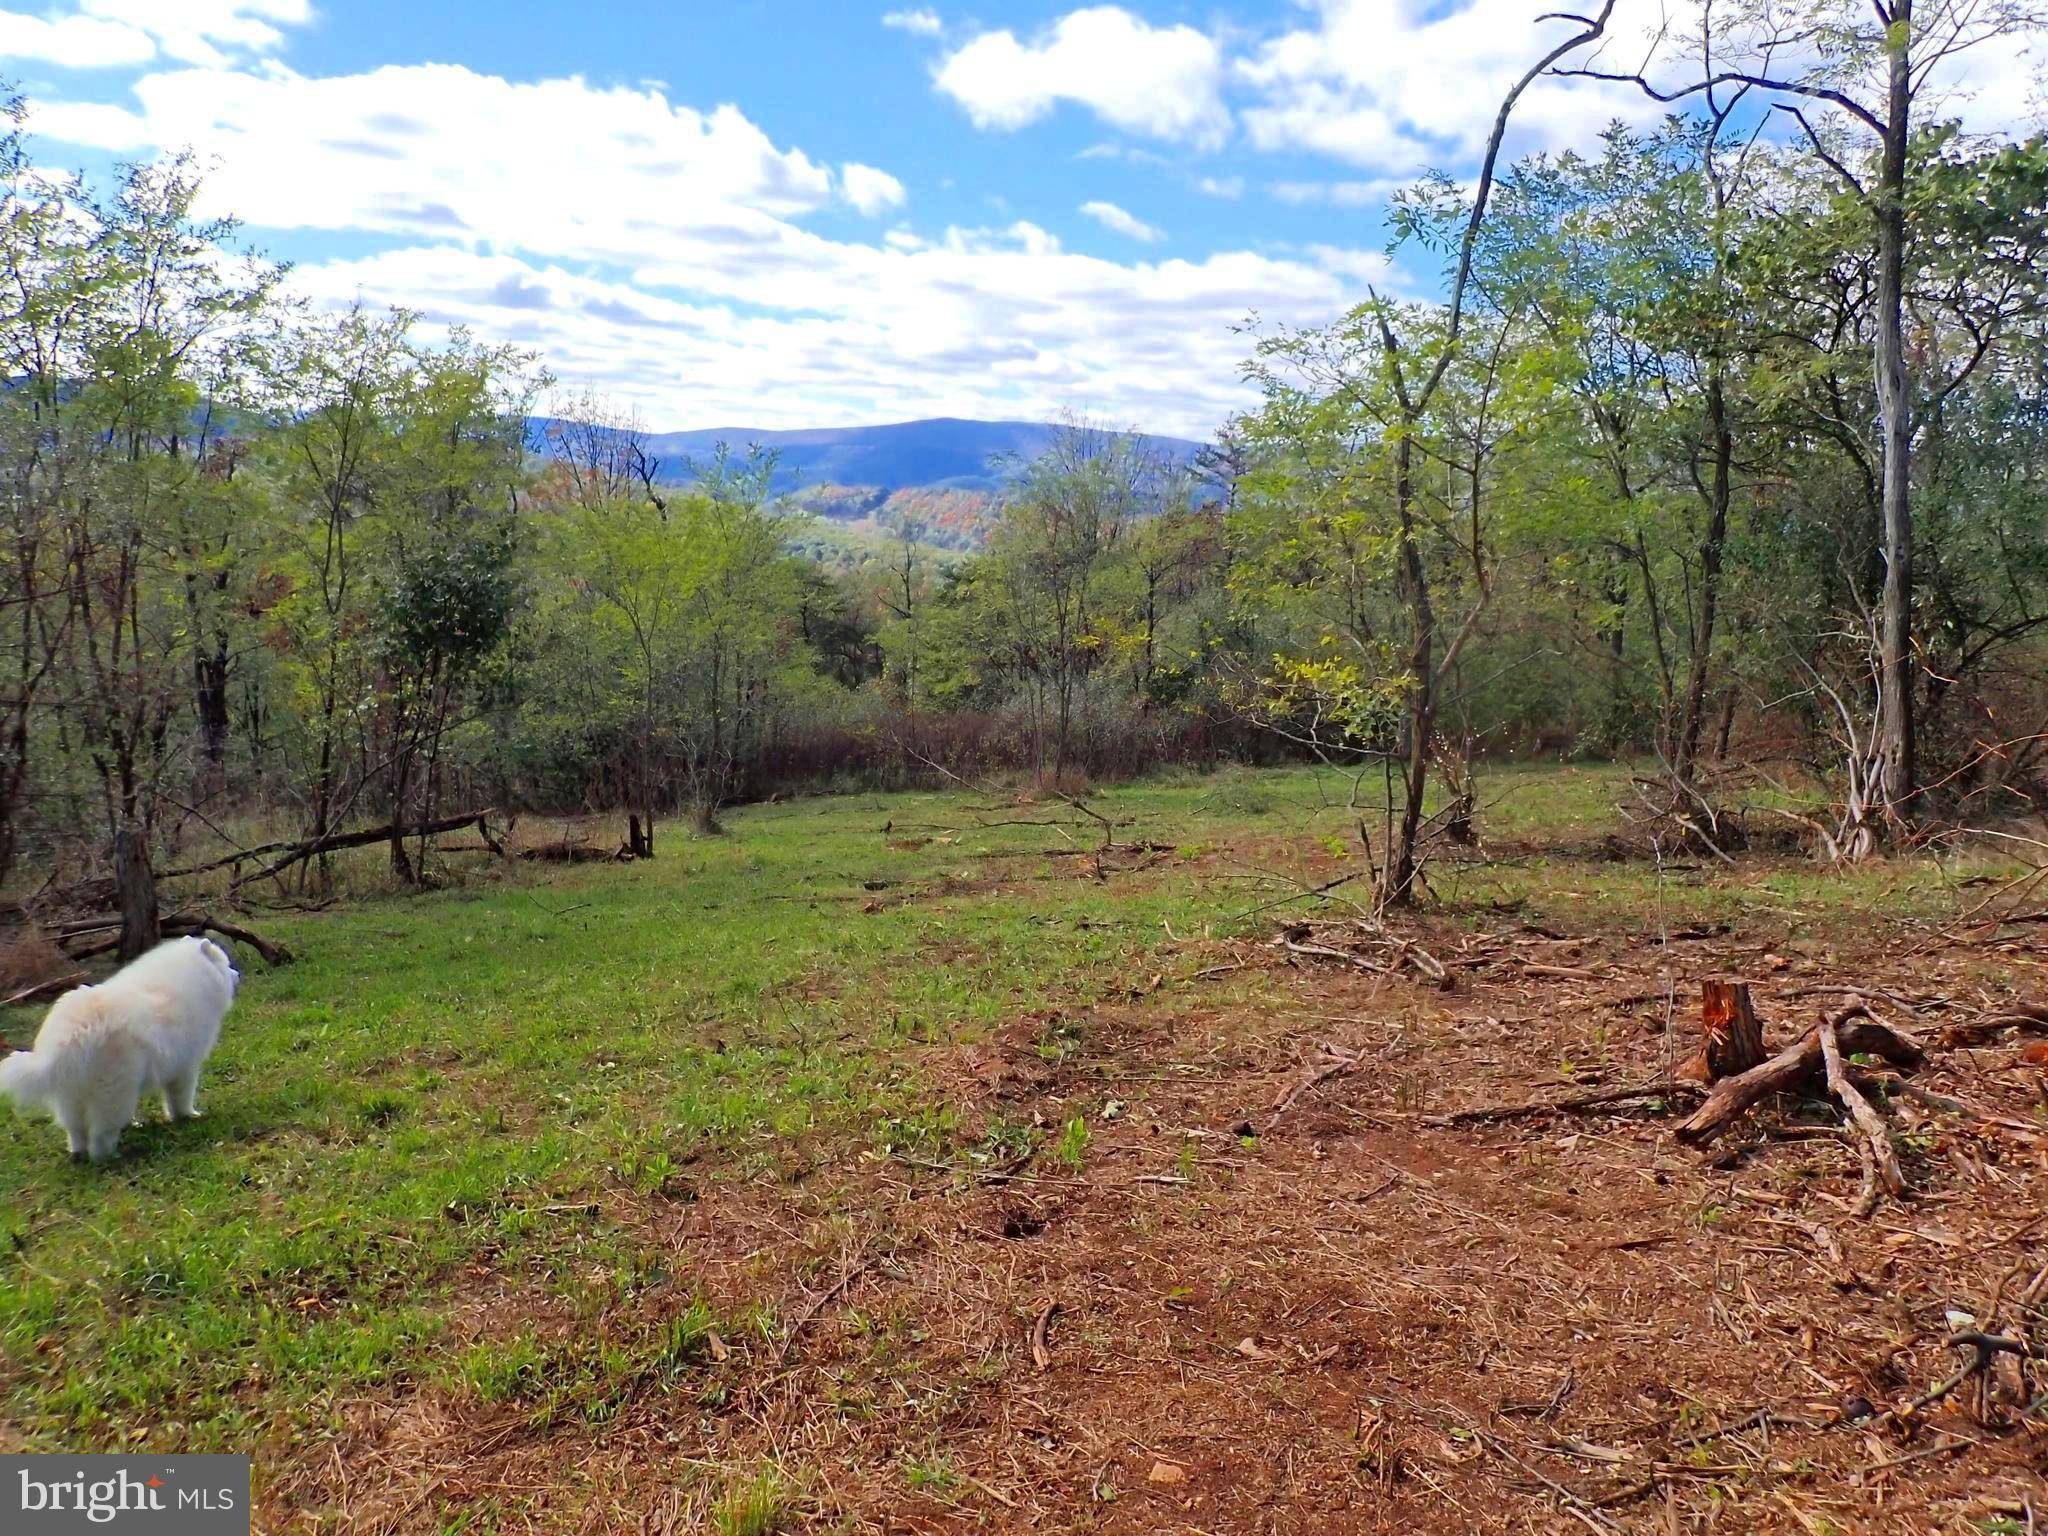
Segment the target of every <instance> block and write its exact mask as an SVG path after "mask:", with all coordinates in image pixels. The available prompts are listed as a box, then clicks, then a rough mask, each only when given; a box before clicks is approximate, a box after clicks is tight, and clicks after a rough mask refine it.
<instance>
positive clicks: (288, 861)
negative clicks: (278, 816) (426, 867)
mask: <svg viewBox="0 0 2048 1536" xmlns="http://www.w3.org/2000/svg"><path fill="white" fill-rule="evenodd" d="M490 816H491V812H489V811H488V810H484V811H465V812H463V814H462V815H460V816H443V817H441V818H439V819H438V820H435V821H423V822H417V823H415V824H413V825H411V826H405V827H401V826H399V825H398V824H396V823H390V824H387V825H385V826H381V827H371V828H370V829H369V830H367V831H364V832H333V833H329V834H328V835H327V836H325V837H309V838H300V839H291V838H287V839H285V840H283V841H281V842H275V843H258V844H257V845H256V846H255V847H254V848H239V849H237V850H236V851H235V852H233V853H229V854H223V855H222V856H221V857H219V858H217V859H209V860H207V861H206V862H205V863H204V864H186V865H184V866H182V867H180V868H178V869H167V870H164V871H163V872H162V873H161V874H159V875H158V876H157V878H158V879H159V880H179V879H183V878H185V877H186V876H188V875H205V874H211V873H212V872H213V871H214V870H216V869H230V868H232V869H235V870H237V871H239V870H240V868H241V866H242V865H244V864H253V863H255V862H257V861H258V860H262V859H269V858H272V857H273V856H275V855H283V857H282V858H281V859H279V860H278V862H276V863H275V864H271V865H268V866H266V867H265V868H264V869H262V870H260V871H258V872H257V873H256V874H253V875H249V876H246V877H238V878H237V879H236V881H235V883H236V884H237V885H242V884H245V883H247V881H249V880H262V879H265V878H267V877H268V876H270V875H274V874H277V873H279V872H280V871H283V870H286V869H289V868H291V867H292V865H294V864H300V863H303V862H305V861H306V860H307V859H310V858H314V857H317V856H318V855H320V854H323V853H336V852H339V851H340V850H341V849H344V848H366V847H368V846H369V845H370V844H372V843H385V842H389V841H390V840H391V839H392V837H393V836H394V835H396V836H400V837H433V836H436V835H437V834H439V833H442V832H459V831H461V830H462V829H463V828H464V827H468V826H474V827H475V828H476V829H477V831H478V832H479V833H481V834H482V836H483V839H484V841H485V842H487V843H488V842H491V841H493V835H492V832H491V829H490Z"/></svg>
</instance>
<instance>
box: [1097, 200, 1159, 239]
mask: <svg viewBox="0 0 2048 1536" xmlns="http://www.w3.org/2000/svg"><path fill="white" fill-rule="evenodd" d="M1081 212H1083V213H1085V214H1086V215H1088V217H1089V218H1091V219H1093V220H1094V221H1095V222H1096V223H1098V224H1100V225H1101V226H1102V227H1103V228H1104V229H1107V230H1113V231H1114V232H1115V233H1117V234H1119V235H1128V236H1129V237H1130V238H1131V239H1133V240H1142V241H1144V242H1145V243H1146V244H1147V245H1150V244H1152V243H1153V242H1154V241H1158V240H1163V239H1165V238H1166V235H1165V231H1163V230H1158V229H1154V228H1153V227H1152V226H1151V225H1150V224H1147V223H1146V222H1145V221H1144V220H1143V219H1141V218H1139V217H1138V216H1137V215H1136V214H1134V213H1128V212H1126V211H1125V210H1124V209H1122V208H1119V207H1117V205H1116V204H1115V203H1103V202H1093V203H1083V204H1082V205H1081Z"/></svg>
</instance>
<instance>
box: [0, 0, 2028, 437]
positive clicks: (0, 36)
mask: <svg viewBox="0 0 2048 1536" xmlns="http://www.w3.org/2000/svg"><path fill="white" fill-rule="evenodd" d="M1631 5H1633V6H1635V7H1636V14H1635V15H1634V16H1633V17H1631V16H1630V15H1629V14H1628V7H1630V6H1631ZM1543 8H1544V7H1543V6H1542V5H1540V4H1536V3H1530V0H1435V3H1430V4H1421V5H1418V4H1403V3H1398V0H1299V3H1295V0H1234V3H1233V0H1224V3H1219V4H1213V5H1193V4H1184V3H1177V0H1125V3H1121V4H1114V5H1078V6H1077V5H1075V4H1073V3H1071V0H1069V3H1066V4H1058V3H1044V0H977V3H975V4H974V5H973V6H972V7H958V6H954V5H951V4H947V3H943V0H932V3H929V4H925V3H918V0H910V3H902V0H880V3H877V4H869V3H866V0H720V3H707V0H696V3H679V0H667V3H659V0H583V3H578V4H569V3H565V0H516V3H506V0H413V3H398V0H327V3H325V4H317V3H315V0H54V3H50V4H47V5H45V6H44V7H42V8H32V7H30V6H28V5H25V4H24V3H23V0H0V71H4V72H5V73H6V74H8V75H10V76H11V77H12V78H14V79H15V80H16V81H18V82H19V84H20V85H21V87H22V89H23V90H24V91H25V92H26V93H27V95H28V96H29V97H30V99H31V101H32V103H34V105H35V108H36V112H35V115H34V117H33V118H32V121H31V127H32V130H33V131H34V132H35V133H36V135H37V146H38V154H39V156H40V157H41V158H42V159H43V160H44V161H45V162H47V163H49V164H52V165H56V166H84V167H87V168H94V169H96V168H101V167H104V166H106V165H107V164H109V163H111V161H113V160H114V159H117V158H129V159H132V158H141V157H146V156H149V155H152V154H157V153H162V152H166V151H169V150H173V149H178V148H183V147H190V148H193V149H194V150H196V151H197V152H198V153H199V154H200V155H201V157H202V158H203V159H204V160H205V161H207V162H208V163H209V165H210V166H211V170H210V172H209V182H208V198H209V209H210V211H219V212H231V213H234V214H236V215H237V216H239V217H240V218H242V219H243V220H244V221H245V224H246V227H247V231H248V235H249V238H250V239H251V240H252V241H254V242H256V243H258V244H260V245H261V246H262V247H263V248H264V249H266V250H267V251H269V252H270V253H271V254H273V255H276V256H279V257H282V258H288V259H290V260H291V261H292V262H293V263H294V264H295V273H294V278H293V281H294V283H295V285H296V286H297V287H298V288H299V289H300V291H302V292H303V293H305V294H306V295H307V296H308V297H309V298H311V299H312V300H313V301H314V302H316V303H320V304H325V305H342V304H346V303H349V302H352V301H355V300H357V299H361V300H363V301H366V302H369V303H372V304H387V303H400V304H404V305H406V306H408V307H411V308H414V309H417V310H419V311H420V312H421V313H422V315H423V316H424V317H425V319H426V320H427V321H428V322H429V323H430V324H433V325H443V324H453V323H460V324H466V325H469V326H470V327H471V328H472V329H473V330H475V331H476V332H477V333H478V334H480V335H482V336H485V337H487V338H490V339H499V340H507V341H512V342H517V343H519V344H522V345H526V346H530V347H533V348H535V349H536V350H538V351H539V352H540V353H541V354H542V355H543V357H544V359H545V361H546V362H547V364H548V365H549V366H550V367H551V368H552V369H553V370H554V372H555V373H556V374H557V375H558V376H559V377H560V378H561V379H562V381H563V383H564V386H565V388H574V389H580V388H591V389H595V390H598V391H600V392H602V393H604V394H606V395H607V396H609V397H611V398H612V399H613V400H615V401H616V402H617V403H619V404H620V405H621V406H624V407H628V408H631V409H634V410H637V411H638V412H639V414H640V415H641V416H642V418H643V419H644V420H646V422H647V423H648V424H649V425H650V426H654V427H657V428H669V427H696V426H713V425H735V426H762V427H785V426H801V425H833V424H847V423H854V422H869V421H886V420H901V419H905V418H909V417H914V416H924V415H942V414H943V415H965V416H1028V417H1045V416H1049V415H1053V414H1056V413H1058V412H1061V411H1069V410H1070V411H1076V412H1082V413H1087V414H1091V415H1094V416H1096V417H1098V418H1101V419H1104V420H1108V421H1112V422H1116V423H1120V424H1130V425H1136V426H1142V427H1146V428H1149V429H1152V430H1158V431H1168V432H1179V433H1185V434H1188V435H1194V436H1202V435H1206V434H1207V433H1209V432H1210V431H1212V430H1213V429H1214V428H1215V426H1216V425H1217V424H1218V422H1220V421H1221V420H1222V419H1223V418H1224V417H1225V416H1227V415H1228V414H1229V413H1230V412H1231V411H1232V410H1234V409H1236V408H1238V407H1240V406H1241V405H1243V404H1244V403H1245V401H1246V399H1247V397H1246V395H1245V392H1244V388H1243V386H1242V384H1241V383H1240V382H1239V380H1238V377H1237V365H1238V363H1239V361H1240V360H1241V359H1242V357H1243V356H1244V354H1245V352H1246V350H1247V346H1248V343H1247V340H1246V338H1245V337H1244V336H1243V335H1242V334H1240V333H1238V332H1237V331H1236V330H1235V329H1234V327H1235V326H1236V325H1238V324H1239V323H1240V322H1242V321H1243V320H1244V319H1245V317H1246V316H1247V314H1248V313H1250V312H1253V311H1256V312H1257V313H1258V314H1259V315H1260V316H1261V317H1262V318H1263V319H1264V320H1265V321H1267V322H1285V323H1297V324H1299V323H1315V322H1318V321H1321V320H1326V319H1329V318H1331V317H1333V316H1334V315H1336V314H1338V313H1340V312H1341V311H1342V310H1343V309H1344V308H1345V307H1346V306H1347V305H1348V304H1350V303H1352V302H1355V301H1356V300H1357V299H1359V298H1361V297H1363V295H1364V292H1365V289H1366V285H1367V284H1368V283H1373V284H1377V285H1379V286H1380V287H1382V288H1383V289H1391V290H1393V291H1397V292H1399V291H1428V290H1429V289H1430V288H1431V287H1432V286H1433V282H1434V278H1433V274H1432V273H1430V272H1429V271H1427V270H1424V269H1413V268H1410V267H1408V266H1406V265H1404V264H1402V263H1400V262H1390V261H1389V259H1388V258H1387V256H1386V255H1385V252H1384V246H1385V230H1384V222H1383V214H1384V204H1385V197H1386V194H1387V192H1388V191H1389V190H1390V189H1391V188H1392V187H1394V186H1397V185H1399V184H1400V183H1402V182H1403V181H1405V180H1407V179H1410V178H1412V177H1413V176H1414V175H1416V174H1417V173H1418V172H1420V171H1422V170H1424V169H1427V168H1441V169H1445V170H1448V171H1450V172H1452V173H1453V174H1467V173H1469V172H1470V171H1471V169H1472V166H1473V164H1474V161H1475V157H1476V154H1477V151H1478V148H1479V145H1480V144H1481V142H1482V141H1483V136H1484V133H1485V130H1486V127H1487V124H1488V122H1489V121H1490V119H1491V116H1492V113H1493V111H1494V109H1495V107H1496V106H1497V104H1498V100H1499V97H1500V93H1501V90H1502V89H1503V88H1504V87H1505V85H1506V83H1507V82H1508V81H1509V80H1510V79H1512V77H1513V76H1514V75H1515V74H1517V73H1519V71H1520V70H1521V69H1522V68H1523V67H1525V66H1526V64H1527V62H1528V61H1529V60H1530V59H1532V58H1533V57H1534V56H1535V55H1536V54H1537V53H1538V52H1540V51H1541V49H1542V48H1543V47H1544V46H1545V44H1546V42H1547V40H1548V39H1550V38H1551V37H1554V36H1555V35H1556V34H1557V32H1558V30H1559V26H1560V24H1559V23H1556V22H1550V23H1541V22H1538V21H1537V20H1536V19H1535V17H1536V15H1537V14H1538V12H1540V11H1541V10H1542V9H1543ZM1664 11H1665V7H1664V6H1662V5H1659V4H1655V3H1653V0H1622V12H1621V13H1619V24H1618V26H1617V31H1621V32H1624V33H1630V32H1632V33H1633V34H1634V35H1638V36H1639V35H1640V30H1639V29H1641V28H1642V27H1645V26H1649V25H1652V24H1654V20H1655V17H1656V16H1657V15H1659V14H1662V13H1663V12H1664ZM2034 78H2035V77H2034V73H2033V65H2032V62H2031V61H2030V60H2028V59H2026V58H2025V57H2023V56H2021V55H2019V54H2018V53H2016V52H2014V53H2011V54H2010V55H2007V54H2002V55H2001V56H2000V57H1999V58H1997V59H1995V60H1989V61H1987V63H1986V72H1985V74H1984V76H1983V78H1982V80H1981V81H1979V82H1978V84H1979V85H1980V87H1981V88H1980V90H1979V95H1981V96H1982V97H1983V98H1985V101H1986V110H1987V111H1989V112H1991V113H1992V114H1993V115H1994V116H1997V117H1998V118H1999V120H2000V121H2011V120H2014V119H2015V118H2016V117H2017V116H2018V115H2021V114H2022V112H2023V109H2024V107H2025V105H2026V103H2027V101H2028V99H2029V92H2030V91H2031V89H2032V85H2031V81H2032V80H2033V79H2034ZM1616 114H1624V115H1627V116H1629V117H1631V118H1634V119H1636V120H1638V121H1641V120H1644V119H1645V118H1646V117H1647V115H1648V114H1647V110H1646V107H1645V104H1644V103H1643V102H1642V101H1641V100H1639V99H1637V98H1635V97H1633V96H1630V95H1626V94H1623V93H1621V92H1620V91H1619V89H1618V88H1614V89H1608V88H1602V87H1596V86H1591V85H1590V84H1588V83H1586V82H1576V83H1569V84H1567V83H1562V82H1559V83H1548V84H1545V85H1544V86H1542V87H1540V88H1539V89H1538V90H1537V91H1535V92H1532V94H1531V95H1530V97H1528V98H1527V99H1526V100H1525V103H1524V106H1523V108H1522V110H1521V111H1520V112H1519V113H1518V115H1517V121H1516V128H1515V133H1514V138H1513V148H1514V149H1515V150H1517V151H1526V150H1530V149H1538V148H1542V149H1557V148H1561V147H1565V146H1569V145H1583V144H1588V143H1590V142H1591V140H1592V139H1593V137H1594V135H1595V134H1596V133H1597V132H1598V130H1599V129H1600V127H1601V126H1602V125H1603V124H1604V123H1605V122H1606V121H1608V120H1610V119H1611V118H1612V117H1613V116H1615V115H1616Z"/></svg>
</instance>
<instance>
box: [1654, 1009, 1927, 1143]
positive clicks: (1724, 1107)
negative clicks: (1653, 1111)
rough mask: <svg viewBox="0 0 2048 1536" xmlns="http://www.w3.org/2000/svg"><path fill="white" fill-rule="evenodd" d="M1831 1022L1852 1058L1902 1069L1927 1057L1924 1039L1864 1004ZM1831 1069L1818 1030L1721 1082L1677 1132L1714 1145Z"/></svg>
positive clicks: (1686, 1138)
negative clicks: (1766, 1102)
mask: <svg viewBox="0 0 2048 1536" xmlns="http://www.w3.org/2000/svg"><path fill="white" fill-rule="evenodd" d="M1829 1022H1830V1023H1832V1024H1833V1025H1834V1028H1835V1035H1836V1040H1837V1042H1838V1044H1839V1045H1840V1047H1841V1049H1842V1050H1844V1051H1847V1052H1850V1053H1851V1054H1857V1055H1861V1054H1865V1053H1867V1054H1870V1055H1873V1056H1882V1057H1883V1058H1884V1059H1885V1060H1886V1061H1888V1062H1890V1063H1891V1064H1892V1065H1893V1066H1896V1067H1917V1066H1919V1065H1920V1063H1921V1062H1923V1061H1925V1060H1926V1059H1927V1052H1926V1051H1925V1050H1924V1049H1922V1048H1921V1045H1920V1042H1919V1041H1918V1040H1915V1039H1914V1038H1913V1037H1912V1036H1911V1035H1909V1034H1907V1033H1906V1032H1905V1031H1904V1030H1900V1029H1893V1028H1892V1027H1891V1026H1890V1025H1889V1024H1883V1023H1880V1022H1879V1021H1878V1020H1876V1019H1874V1018H1872V1017H1871V1016H1870V1014H1869V1012H1868V1011H1867V1010H1866V1009H1864V1008H1863V1007H1862V1005H1860V1004H1857V1005H1853V1006H1851V1007H1848V1008H1845V1009H1843V1010H1842V1012H1841V1013H1839V1014H1837V1015H1836V1016H1835V1017H1834V1018H1833V1019H1832V1020H1830V1021H1829ZM1825 1067H1826V1062H1825V1060H1824V1059H1823V1057H1822V1055H1821V1045H1820V1031H1819V1028H1818V1026H1816V1027H1815V1028H1813V1029H1809V1030H1808V1031H1807V1032H1806V1033H1805V1034H1803V1035H1801V1036H1800V1037H1799V1039H1798V1040H1797V1041H1796V1042H1795V1043H1793V1044H1792V1045H1789V1046H1787V1047H1786V1048H1785V1049H1784V1050H1782V1051H1780V1052H1778V1054H1777V1055H1775V1056H1773V1057H1771V1058H1770V1060H1768V1061H1765V1062H1762V1063H1760V1064H1759V1065H1757V1066H1754V1067H1751V1068H1750V1069H1749V1070H1748V1071H1747V1072H1739V1073H1737V1074H1736V1075H1735V1076H1734V1077H1727V1078H1723V1079H1722V1080H1721V1081H1720V1082H1718V1083H1716V1084H1715V1085H1714V1090H1713V1092H1712V1093H1710V1094H1708V1095H1707V1102H1706V1103H1704V1104H1702V1105H1701V1106H1700V1107H1699V1108H1698V1109H1697V1110H1695V1111H1694V1112H1693V1114H1692V1115H1690V1116H1689V1117H1688V1118H1687V1119H1686V1120H1685V1121H1684V1123H1683V1124H1681V1125H1680V1126H1679V1127H1678V1129H1677V1131H1676V1132H1675V1133H1674V1134H1676V1136H1677V1137H1678V1139H1679V1140H1680V1141H1682V1142H1685V1143H1687V1144H1688V1145H1690V1146H1699V1145H1701V1144H1703V1143H1705V1142H1709V1141H1712V1140H1713V1139H1714V1138H1715V1137H1716V1136H1718V1135H1720V1134H1721V1132H1723V1131H1725V1130H1726V1129H1727V1128H1728V1127H1729V1126H1730V1125H1731V1124H1733V1123H1734V1122H1735V1121H1736V1120H1738V1119H1740V1118H1741V1117H1742V1115H1743V1114H1744V1112H1745V1111H1747V1110H1748V1109H1749V1108H1750V1107H1751V1106H1752V1105H1754V1104H1756V1103H1757V1102H1758V1101H1759V1100H1762V1099H1766V1098H1768V1097H1770V1095H1772V1094H1774V1093H1785V1092H1789V1091H1790V1090H1792V1089H1794V1088H1798V1087H1801V1086H1803V1085H1804V1084H1806V1083H1807V1082H1809V1081H1811V1080H1812V1079H1813V1078H1814V1077H1816V1076H1817V1075H1819V1074H1820V1073H1822V1072H1823V1071H1824V1069H1825Z"/></svg>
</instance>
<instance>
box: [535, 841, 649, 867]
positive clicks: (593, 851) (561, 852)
mask: <svg viewBox="0 0 2048 1536" xmlns="http://www.w3.org/2000/svg"><path fill="white" fill-rule="evenodd" d="M519 857H520V858H522V859H524V860H526V861H527V862H528V863H540V864H617V863H624V862H625V861H626V860H627V859H630V858H631V857H632V854H631V853H629V852H628V851H627V850H626V849H625V848H624V847H619V848H616V849H614V850H612V851H611V852H610V853H607V852H605V850H604V849H602V848H593V847H591V846H590V844H588V843H572V842H569V841H567V840H566V839H564V840H563V841H561V842H558V843H537V844H535V845H534V846H533V847H531V848H522V849H520V850H519Z"/></svg>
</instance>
